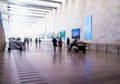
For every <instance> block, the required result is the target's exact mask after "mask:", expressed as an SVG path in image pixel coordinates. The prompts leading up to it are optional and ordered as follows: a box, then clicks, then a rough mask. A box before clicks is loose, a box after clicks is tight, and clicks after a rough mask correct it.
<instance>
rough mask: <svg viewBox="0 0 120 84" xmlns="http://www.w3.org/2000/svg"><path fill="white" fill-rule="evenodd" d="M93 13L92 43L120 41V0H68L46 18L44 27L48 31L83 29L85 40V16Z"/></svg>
mask: <svg viewBox="0 0 120 84" xmlns="http://www.w3.org/2000/svg"><path fill="white" fill-rule="evenodd" d="M86 15H92V39H91V40H86V41H87V42H92V43H96V42H97V43H120V28H119V27H120V24H119V22H120V0H68V2H67V3H64V4H63V5H62V6H60V7H59V9H57V10H53V11H52V12H51V13H50V14H49V15H48V16H47V17H46V18H45V19H44V21H43V22H44V23H43V24H44V25H42V26H43V27H42V28H46V29H47V32H58V31H61V30H66V32H67V36H69V37H70V36H71V29H73V28H80V29H81V36H80V38H81V40H83V41H85V40H84V16H86Z"/></svg>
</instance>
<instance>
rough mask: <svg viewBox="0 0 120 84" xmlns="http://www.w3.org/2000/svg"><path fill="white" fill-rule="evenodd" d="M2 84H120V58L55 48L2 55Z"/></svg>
mask: <svg viewBox="0 0 120 84" xmlns="http://www.w3.org/2000/svg"><path fill="white" fill-rule="evenodd" d="M0 82H2V83H0V84H120V55H118V54H112V53H104V52H96V51H87V52H86V53H85V54H84V53H82V52H78V53H74V52H69V51H67V48H66V47H63V48H62V51H61V52H60V51H59V49H57V51H56V52H54V50H53V46H52V45H47V44H44V43H42V44H41V45H37V46H36V45H35V44H31V45H30V46H28V47H27V48H26V50H23V51H19V50H11V51H10V52H8V51H7V50H6V51H5V52H0Z"/></svg>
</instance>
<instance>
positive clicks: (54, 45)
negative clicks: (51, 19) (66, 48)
mask: <svg viewBox="0 0 120 84" xmlns="http://www.w3.org/2000/svg"><path fill="white" fill-rule="evenodd" d="M52 42H53V47H54V51H56V47H57V40H56V39H55V38H54V37H53V39H52Z"/></svg>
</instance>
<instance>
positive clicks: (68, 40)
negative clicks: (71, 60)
mask: <svg viewBox="0 0 120 84" xmlns="http://www.w3.org/2000/svg"><path fill="white" fill-rule="evenodd" d="M69 46H70V39H69V38H67V47H69Z"/></svg>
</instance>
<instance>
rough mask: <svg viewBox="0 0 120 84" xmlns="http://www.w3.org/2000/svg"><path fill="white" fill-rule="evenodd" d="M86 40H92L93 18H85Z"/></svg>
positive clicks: (89, 16)
mask: <svg viewBox="0 0 120 84" xmlns="http://www.w3.org/2000/svg"><path fill="white" fill-rule="evenodd" d="M84 39H92V16H91V15H88V16H85V17H84Z"/></svg>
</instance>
